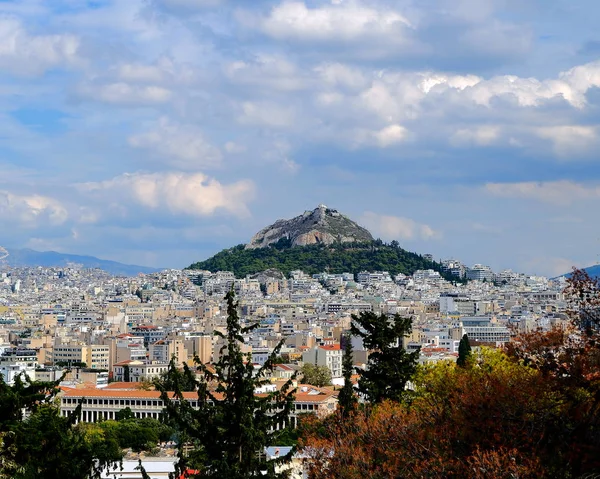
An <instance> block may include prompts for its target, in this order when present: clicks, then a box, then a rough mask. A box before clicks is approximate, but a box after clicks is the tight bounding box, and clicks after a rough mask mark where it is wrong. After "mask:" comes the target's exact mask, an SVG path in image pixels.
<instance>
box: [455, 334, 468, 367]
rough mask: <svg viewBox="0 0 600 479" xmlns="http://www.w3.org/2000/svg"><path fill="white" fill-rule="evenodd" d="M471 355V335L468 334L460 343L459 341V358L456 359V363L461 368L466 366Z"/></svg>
mask: <svg viewBox="0 0 600 479" xmlns="http://www.w3.org/2000/svg"><path fill="white" fill-rule="evenodd" d="M470 357H471V344H470V343H469V336H467V335H466V334H464V335H463V337H462V338H461V339H460V343H458V359H457V360H456V364H457V365H458V366H460V367H461V368H464V367H466V365H467V361H468V360H469V358H470Z"/></svg>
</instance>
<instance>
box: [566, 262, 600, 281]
mask: <svg viewBox="0 0 600 479" xmlns="http://www.w3.org/2000/svg"><path fill="white" fill-rule="evenodd" d="M583 269H584V270H585V271H586V272H587V274H589V275H590V276H591V277H592V278H600V264H595V265H594V266H588V267H587V268H583ZM571 274H572V273H571V272H568V273H565V274H563V275H561V276H565V277H567V278H569V277H570V276H571ZM559 277H560V276H559Z"/></svg>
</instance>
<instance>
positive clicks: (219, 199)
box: [79, 172, 254, 217]
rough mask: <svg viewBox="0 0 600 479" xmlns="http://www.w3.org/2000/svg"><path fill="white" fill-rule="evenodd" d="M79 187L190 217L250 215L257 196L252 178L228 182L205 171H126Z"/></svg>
mask: <svg viewBox="0 0 600 479" xmlns="http://www.w3.org/2000/svg"><path fill="white" fill-rule="evenodd" d="M79 187H80V190H81V191H83V192H84V193H89V194H96V195H98V194H99V195H100V196H101V197H104V195H108V196H109V197H110V198H112V199H113V200H114V199H115V198H119V197H122V196H124V197H125V198H127V199H129V200H131V201H134V202H135V203H138V204H139V205H141V206H143V207H145V208H148V209H151V210H167V211H169V212H170V213H172V214H180V215H189V216H210V215H212V214H214V213H215V212H216V211H218V210H225V211H227V212H229V213H231V214H233V215H236V216H240V217H243V216H248V215H249V214H250V213H249V210H248V206H247V204H248V203H249V202H250V201H251V200H252V199H253V197H254V184H253V183H252V181H250V180H241V181H238V182H235V183H231V184H228V185H224V184H222V183H220V182H218V181H217V180H215V179H214V178H210V177H208V176H206V175H204V174H203V173H193V174H188V173H179V172H168V173H126V174H123V175H121V176H117V177H116V178H113V179H111V180H107V181H102V182H90V183H84V184H81V185H79Z"/></svg>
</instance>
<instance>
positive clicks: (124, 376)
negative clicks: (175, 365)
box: [113, 360, 169, 383]
mask: <svg viewBox="0 0 600 479" xmlns="http://www.w3.org/2000/svg"><path fill="white" fill-rule="evenodd" d="M168 369H169V364H168V363H159V362H146V361H132V360H126V361H122V362H120V363H117V364H115V365H114V366H113V379H114V380H115V381H120V382H132V383H137V382H140V381H143V380H152V379H155V378H158V377H160V375H161V374H162V373H164V372H166V371H167V370H168Z"/></svg>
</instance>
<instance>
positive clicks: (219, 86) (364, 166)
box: [0, 0, 600, 275]
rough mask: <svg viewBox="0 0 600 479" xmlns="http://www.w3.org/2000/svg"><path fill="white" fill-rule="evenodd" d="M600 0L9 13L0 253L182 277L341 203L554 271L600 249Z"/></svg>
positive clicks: (493, 256) (0, 13)
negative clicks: (161, 270)
mask: <svg viewBox="0 0 600 479" xmlns="http://www.w3.org/2000/svg"><path fill="white" fill-rule="evenodd" d="M599 16H600V2H598V1H597V0H528V1H522V0H251V1H250V0H88V1H85V0H52V1H48V0H14V1H10V0H1V1H0V244H1V245H2V246H6V247H30V248H34V249H38V250H49V249H51V250H57V251H62V252H70V253H81V254H93V255H96V256H99V257H102V258H107V259H114V260H117V261H123V262H128V263H137V264H144V265H151V266H160V267H163V266H164V267H167V266H172V267H183V266H186V265H188V264H189V263H191V262H193V261H195V260H200V259H204V258H206V257H208V256H210V255H211V254H213V253H215V252H217V251H219V250H220V249H222V248H224V247H229V246H232V245H235V244H238V243H242V242H247V241H248V240H249V238H250V237H251V236H252V234H254V233H255V232H256V231H257V230H258V229H260V228H261V227H263V226H265V225H267V224H270V223H272V222H273V221H274V220H275V219H278V218H288V217H292V216H295V215H297V214H300V213H302V212H303V211H304V210H306V209H313V208H314V207H316V205H317V204H319V203H325V204H327V205H329V206H331V207H334V208H337V209H338V210H340V211H341V212H343V213H345V214H347V215H348V216H350V217H351V218H353V219H355V220H357V221H359V222H360V223H362V224H364V225H365V226H367V227H368V228H369V229H370V230H371V231H372V232H373V234H374V235H375V236H379V237H381V238H382V239H385V240H391V239H397V240H399V241H400V243H401V244H402V245H403V246H404V247H405V248H407V249H409V250H413V251H417V252H420V253H432V254H434V255H435V257H437V258H449V257H455V258H458V259H461V260H463V261H464V262H465V263H467V264H473V263H484V264H489V265H490V266H492V268H494V269H497V270H500V269H504V268H512V269H515V270H519V271H523V272H528V273H540V274H548V275H552V274H555V273H561V272H564V271H568V270H569V269H570V267H571V266H572V265H574V264H576V265H580V266H587V265H591V264H594V263H596V262H597V261H598V258H599V254H600V223H598V221H597V220H598V211H599V209H600V163H599V161H598V160H599V153H598V151H599V146H600V136H599V135H600V90H599V89H598V87H600V33H598V30H597V19H598V17H599Z"/></svg>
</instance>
